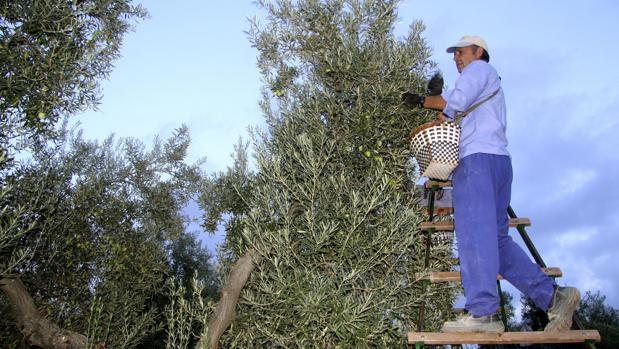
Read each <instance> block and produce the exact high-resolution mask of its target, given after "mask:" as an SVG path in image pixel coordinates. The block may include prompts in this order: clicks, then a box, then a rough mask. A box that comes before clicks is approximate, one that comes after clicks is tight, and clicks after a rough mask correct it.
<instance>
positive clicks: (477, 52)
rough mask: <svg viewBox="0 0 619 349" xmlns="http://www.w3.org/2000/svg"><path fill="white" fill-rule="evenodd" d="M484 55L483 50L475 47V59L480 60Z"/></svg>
mask: <svg viewBox="0 0 619 349" xmlns="http://www.w3.org/2000/svg"><path fill="white" fill-rule="evenodd" d="M483 54H484V48H483V47H480V46H475V52H474V55H475V59H481V56H482V55H483Z"/></svg>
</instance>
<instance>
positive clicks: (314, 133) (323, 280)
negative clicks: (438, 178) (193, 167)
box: [201, 0, 455, 348]
mask: <svg viewBox="0 0 619 349" xmlns="http://www.w3.org/2000/svg"><path fill="white" fill-rule="evenodd" d="M259 4H260V5H261V6H262V8H263V9H264V10H265V12H266V15H265V17H266V20H265V24H260V23H258V22H257V21H255V22H253V24H252V27H251V30H250V31H249V35H250V39H251V42H252V44H253V45H254V46H255V47H256V49H257V50H258V52H259V58H258V67H259V69H260V71H261V73H262V77H263V81H264V90H263V100H262V103H261V107H262V111H263V113H264V116H265V119H266V129H264V130H258V131H256V132H254V149H255V164H256V170H255V172H254V173H249V174H248V173H247V170H246V169H247V166H244V165H243V162H242V161H239V160H238V159H241V160H242V159H244V158H245V156H244V155H243V152H240V153H239V154H240V155H237V161H236V163H235V166H233V167H231V168H230V170H229V172H227V173H223V174H221V176H220V177H218V179H219V180H220V183H221V184H226V186H223V187H222V188H221V195H223V196H224V197H226V198H227V199H226V200H223V199H221V200H218V201H217V202H219V203H225V202H227V203H229V204H230V206H229V209H227V210H226V209H222V207H221V205H220V206H213V205H210V204H209V200H207V199H206V198H205V199H204V200H203V207H204V208H205V211H206V212H207V218H208V221H209V222H211V223H213V222H216V221H217V220H216V219H215V218H216V217H219V219H220V222H231V223H233V224H226V225H225V228H226V233H227V243H226V245H225V246H224V249H225V250H224V254H225V255H228V256H230V258H229V260H227V261H225V262H226V263H227V264H226V265H227V267H226V268H227V269H226V270H228V271H229V275H228V277H227V281H226V283H225V286H224V288H223V292H222V299H221V301H220V303H219V305H218V308H217V309H216V310H215V312H214V314H213V315H212V317H211V321H210V322H209V325H208V331H205V332H204V334H203V336H204V337H203V339H204V341H203V342H202V343H201V345H202V346H203V347H209V348H215V347H216V346H217V345H218V342H219V340H220V336H221V342H222V343H223V344H224V346H226V347H243V348H244V347H269V346H281V347H290V348H314V347H315V348H331V347H338V346H339V347H394V346H397V345H402V344H403V343H404V341H405V339H404V334H405V333H406V332H407V331H409V330H411V329H414V328H416V325H417V324H418V313H419V308H420V306H421V305H422V304H425V309H426V316H425V320H426V327H427V328H429V329H436V328H437V326H439V324H440V323H442V321H443V320H444V319H445V318H446V317H447V315H448V314H449V309H450V308H451V305H452V300H453V297H454V293H455V291H454V290H453V289H452V288H451V287H450V286H448V285H432V284H429V283H428V282H426V281H424V280H422V277H421V275H422V274H423V273H424V272H425V271H427V270H425V269H424V261H423V249H424V240H423V235H421V234H420V232H419V230H418V225H419V223H420V222H421V221H422V220H423V219H424V217H423V214H422V213H421V210H420V208H419V205H418V199H419V196H418V194H417V193H416V192H415V190H414V187H415V186H414V182H415V180H416V178H415V176H414V175H413V173H414V170H415V166H414V165H413V163H412V162H411V156H410V154H409V151H408V145H407V142H406V138H407V134H408V132H409V131H410V130H411V129H412V128H414V127H416V126H418V125H419V124H421V123H423V122H425V121H428V120H429V119H430V117H431V115H430V114H428V113H426V112H423V111H421V110H412V111H411V110H410V109H405V108H403V106H402V101H401V96H402V93H404V92H405V91H407V90H409V89H412V90H416V91H419V92H421V90H422V89H425V85H426V83H427V77H428V76H429V75H430V73H431V70H432V69H433V67H434V65H433V63H432V62H431V61H430V60H429V56H430V49H429V48H428V47H427V45H426V43H425V41H424V39H423V38H422V36H421V35H422V31H423V29H424V27H423V25H422V24H421V23H420V22H413V23H412V24H411V26H410V30H409V32H408V34H407V35H406V36H405V37H402V38H396V36H395V34H394V27H395V23H396V20H397V5H398V1H390V0H366V1H353V0H323V1H319V0H307V1H287V0H281V1H259ZM211 193H212V191H211ZM205 197H208V195H207V196H205ZM209 212H211V213H215V215H214V216H212V215H209ZM211 228H213V226H211ZM450 248H451V246H450V243H449V242H446V243H444V244H442V245H438V246H435V250H436V251H442V252H441V253H439V254H435V255H434V256H433V258H432V260H431V264H432V265H431V267H432V268H433V269H442V270H447V269H448V268H449V267H450V261H449V258H444V257H445V256H447V255H449V253H446V251H450ZM439 255H440V256H441V258H438V257H437V256H439ZM233 262H234V263H233ZM235 314H236V315H235ZM234 315H235V317H234ZM229 324H231V325H230V326H229V328H228V325H229ZM226 329H227V331H226ZM222 334H223V335H222Z"/></svg>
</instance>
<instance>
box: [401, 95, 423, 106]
mask: <svg viewBox="0 0 619 349" xmlns="http://www.w3.org/2000/svg"><path fill="white" fill-rule="evenodd" d="M425 99H426V98H425V97H424V96H420V95H418V94H415V93H410V92H405V93H403V94H402V102H404V105H405V106H407V107H409V108H423V102H424V101H425Z"/></svg>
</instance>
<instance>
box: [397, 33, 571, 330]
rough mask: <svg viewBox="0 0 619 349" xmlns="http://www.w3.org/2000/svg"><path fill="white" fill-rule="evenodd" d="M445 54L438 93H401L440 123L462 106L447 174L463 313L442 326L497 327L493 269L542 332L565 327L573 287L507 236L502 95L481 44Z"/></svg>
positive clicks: (466, 41) (464, 43)
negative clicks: (453, 76)
mask: <svg viewBox="0 0 619 349" xmlns="http://www.w3.org/2000/svg"><path fill="white" fill-rule="evenodd" d="M447 53H453V59H454V61H455V63H456V68H457V69H458V72H459V73H460V76H459V77H458V79H457V80H456V83H455V86H454V88H453V89H452V90H449V91H446V92H444V93H442V95H441V94H437V95H430V96H420V95H416V94H410V93H407V94H405V100H404V102H405V104H407V105H408V106H411V107H424V108H430V109H436V110H441V112H440V113H439V120H441V121H446V120H448V119H449V120H453V119H454V118H455V117H456V116H457V115H458V114H460V113H464V112H465V111H467V110H468V111H469V113H468V115H466V117H464V118H463V120H462V123H461V126H462V131H461V136H460V163H459V165H458V167H457V168H456V169H455V170H454V172H453V177H452V183H453V193H452V195H453V203H454V211H455V216H454V220H455V228H456V236H457V241H458V245H457V246H458V252H459V258H460V272H461V275H462V285H463V287H464V294H465V297H466V305H465V308H466V310H467V314H465V315H464V316H462V317H460V318H459V319H458V320H456V321H448V322H446V323H445V324H444V325H443V328H442V330H443V332H494V333H496V332H503V330H504V329H503V323H502V322H501V321H500V319H499V318H498V315H497V314H496V313H497V310H498V308H499V303H500V298H499V294H498V291H497V285H496V277H497V274H500V275H501V276H502V277H503V278H504V279H506V280H507V281H509V282H510V283H511V284H512V285H514V286H515V287H516V288H518V289H519V290H520V291H521V292H522V293H524V294H525V295H526V296H528V297H529V298H531V299H532V300H533V301H534V302H535V304H536V305H537V306H538V307H539V308H540V309H542V310H544V311H547V313H548V318H549V320H550V322H549V324H548V325H547V326H546V328H545V331H561V330H569V329H570V327H571V325H572V316H573V313H574V311H575V310H576V309H577V307H578V305H579V302H580V294H579V292H578V290H577V289H576V288H573V287H558V286H557V285H556V284H555V282H554V280H553V279H552V278H550V277H548V276H547V275H545V274H544V273H543V272H542V270H541V269H540V267H539V266H538V265H537V264H535V263H533V262H532V261H531V260H530V259H529V257H528V256H527V255H526V254H525V252H524V251H523V250H522V248H520V246H518V245H517V244H516V243H515V242H514V241H513V240H512V238H511V237H510V236H509V235H508V228H509V226H508V224H509V220H508V216H507V208H508V206H509V202H510V197H511V183H512V167H511V158H510V157H509V153H508V151H507V137H506V134H505V130H506V107H505V96H504V94H503V90H502V89H501V79H500V77H499V75H498V74H497V71H496V70H495V69H494V68H493V67H492V66H491V65H490V64H489V63H488V62H489V61H490V56H489V53H488V45H487V44H486V42H485V41H484V40H483V39H482V38H480V37H479V36H464V37H462V38H461V39H460V41H458V42H457V43H456V44H455V45H453V46H451V47H449V48H447ZM476 104H477V106H475V105H476ZM472 106H474V107H472Z"/></svg>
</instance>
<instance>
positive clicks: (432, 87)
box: [428, 71, 445, 96]
mask: <svg viewBox="0 0 619 349" xmlns="http://www.w3.org/2000/svg"><path fill="white" fill-rule="evenodd" d="M444 84H445V82H444V81H443V75H441V72H440V71H438V72H436V73H435V74H434V75H433V76H432V77H431V78H430V81H428V96H439V95H440V94H441V93H443V85H444Z"/></svg>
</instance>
